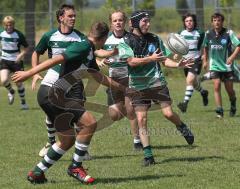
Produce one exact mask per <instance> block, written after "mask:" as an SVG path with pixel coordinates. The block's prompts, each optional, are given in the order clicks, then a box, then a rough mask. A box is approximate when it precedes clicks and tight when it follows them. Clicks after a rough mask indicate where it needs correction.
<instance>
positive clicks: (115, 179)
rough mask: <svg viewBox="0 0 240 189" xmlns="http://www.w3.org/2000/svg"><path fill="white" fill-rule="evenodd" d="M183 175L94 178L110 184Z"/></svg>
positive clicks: (99, 181) (98, 181) (97, 181)
mask: <svg viewBox="0 0 240 189" xmlns="http://www.w3.org/2000/svg"><path fill="white" fill-rule="evenodd" d="M183 176H184V175H182V174H181V175H180V174H178V175H174V174H172V175H170V174H166V175H144V176H137V177H134V176H133V177H121V178H98V179H96V184H97V183H101V184H107V183H109V184H111V183H120V182H126V183H128V182H129V181H143V180H144V181H146V180H148V181H149V180H157V179H162V178H171V177H183Z"/></svg>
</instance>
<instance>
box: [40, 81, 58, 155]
mask: <svg viewBox="0 0 240 189" xmlns="http://www.w3.org/2000/svg"><path fill="white" fill-rule="evenodd" d="M49 90H50V87H49V86H46V85H40V87H39V89H38V93H37V101H38V104H39V106H40V107H41V109H42V110H43V111H44V112H45V114H46V119H45V124H46V128H47V135H48V141H47V144H46V145H45V146H44V147H43V148H42V149H41V150H40V152H39V156H40V157H44V156H45V155H46V154H47V152H48V150H49V148H50V147H51V145H53V144H54V143H55V142H56V138H55V134H56V129H55V127H54V123H53V122H54V120H53V119H51V116H52V115H53V114H54V113H53V112H54V107H53V106H52V104H51V102H49V98H48V94H49Z"/></svg>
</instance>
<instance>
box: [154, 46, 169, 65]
mask: <svg viewBox="0 0 240 189" xmlns="http://www.w3.org/2000/svg"><path fill="white" fill-rule="evenodd" d="M151 58H152V61H157V62H164V61H165V60H166V59H167V57H166V56H164V55H163V52H162V51H160V52H159V49H157V50H156V51H155V52H154V53H153V54H152V55H151Z"/></svg>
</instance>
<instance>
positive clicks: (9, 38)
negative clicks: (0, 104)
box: [0, 16, 28, 110]
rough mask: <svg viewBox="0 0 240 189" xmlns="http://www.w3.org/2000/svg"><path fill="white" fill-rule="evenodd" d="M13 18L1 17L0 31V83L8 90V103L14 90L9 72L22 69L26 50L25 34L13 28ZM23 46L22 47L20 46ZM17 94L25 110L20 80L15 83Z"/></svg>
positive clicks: (23, 90) (11, 102)
mask: <svg viewBox="0 0 240 189" xmlns="http://www.w3.org/2000/svg"><path fill="white" fill-rule="evenodd" d="M14 24H15V21H14V18H13V17H11V16H6V17H4V19H3V26H4V30H2V31H0V42H1V48H2V56H1V63H0V75H1V83H2V84H3V86H4V87H5V88H6V89H7V90H8V101H9V104H10V105H11V104H13V102H14V94H15V91H14V89H13V88H12V85H11V83H10V73H11V72H16V71H20V70H23V61H22V59H23V57H24V55H25V54H26V52H27V50H28V43H27V41H26V38H25V36H24V35H23V34H22V33H21V32H20V31H18V30H17V29H15V28H14ZM21 47H23V48H21ZM16 85H17V88H18V94H19V96H20V99H21V109H22V110H26V109H28V106H27V104H26V100H25V88H24V85H23V83H22V82H18V83H16Z"/></svg>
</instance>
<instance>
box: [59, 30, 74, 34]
mask: <svg viewBox="0 0 240 189" xmlns="http://www.w3.org/2000/svg"><path fill="white" fill-rule="evenodd" d="M58 31H59V32H60V33H61V34H63V35H69V34H70V33H72V32H73V29H72V30H71V31H70V32H67V33H63V32H62V31H61V28H58Z"/></svg>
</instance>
